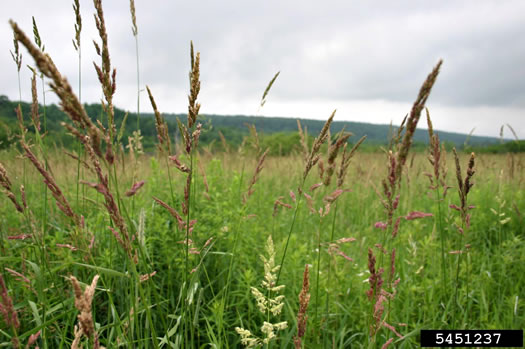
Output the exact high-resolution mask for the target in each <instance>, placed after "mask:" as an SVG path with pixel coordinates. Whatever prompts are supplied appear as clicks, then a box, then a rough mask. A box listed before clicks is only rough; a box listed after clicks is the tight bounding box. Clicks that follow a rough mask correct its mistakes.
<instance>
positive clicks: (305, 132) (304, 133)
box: [297, 119, 310, 163]
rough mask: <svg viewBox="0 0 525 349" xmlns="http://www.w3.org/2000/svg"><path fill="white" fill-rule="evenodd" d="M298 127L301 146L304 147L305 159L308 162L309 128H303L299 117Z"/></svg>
mask: <svg viewBox="0 0 525 349" xmlns="http://www.w3.org/2000/svg"><path fill="white" fill-rule="evenodd" d="M297 128H298V129H299V138H300V140H301V147H302V148H303V159H304V161H305V163H306V161H308V154H309V153H310V150H309V148H308V130H307V129H306V126H305V127H304V130H303V128H302V126H301V122H300V121H299V119H297Z"/></svg>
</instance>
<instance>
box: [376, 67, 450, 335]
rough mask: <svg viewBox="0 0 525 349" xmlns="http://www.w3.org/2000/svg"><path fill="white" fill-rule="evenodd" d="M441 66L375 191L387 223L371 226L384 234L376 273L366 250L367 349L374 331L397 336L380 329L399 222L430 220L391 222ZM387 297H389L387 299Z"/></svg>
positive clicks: (418, 100)
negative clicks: (369, 320) (386, 264)
mask: <svg viewBox="0 0 525 349" xmlns="http://www.w3.org/2000/svg"><path fill="white" fill-rule="evenodd" d="M441 65H442V61H441V60H440V61H439V62H438V63H437V65H436V66H435V67H434V69H433V70H432V72H431V73H430V74H429V75H428V76H427V78H426V80H425V81H424V83H423V85H422V86H421V88H420V90H419V93H418V95H417V98H416V100H415V101H414V104H413V105H412V109H411V111H410V113H409V114H408V117H406V126H404V135H403V136H401V130H402V129H403V127H400V128H399V130H398V134H397V136H396V137H395V138H394V141H395V143H394V144H392V145H391V149H390V150H389V151H388V153H387V175H386V178H385V179H383V180H382V181H381V185H382V193H379V191H378V190H377V189H376V192H377V193H378V195H379V197H380V200H381V203H382V205H383V207H384V210H385V214H386V221H385V222H381V221H379V222H376V223H375V225H374V226H375V227H376V228H378V229H381V230H382V231H383V233H382V235H383V236H382V239H381V243H380V244H379V245H376V246H377V247H378V249H379V251H380V253H381V258H380V261H379V263H378V265H379V267H378V268H377V269H376V266H375V262H376V259H375V257H374V256H373V254H372V250H369V270H370V273H371V275H372V276H371V282H370V284H371V289H370V290H369V291H368V296H369V299H370V301H371V304H372V305H373V308H372V310H371V315H370V316H371V318H372V319H373V320H372V322H375V325H374V326H371V327H370V329H369V343H370V345H372V343H374V342H375V340H376V334H377V331H378V330H379V329H380V328H381V327H386V328H388V329H390V330H391V331H393V332H394V333H396V334H398V333H397V331H396V330H395V328H394V327H393V326H390V325H384V326H383V325H382V324H383V323H384V324H387V322H386V321H387V320H388V319H389V316H390V309H391V301H392V300H393V298H394V297H393V295H394V294H395V289H394V288H393V284H391V286H390V288H389V290H388V291H386V290H383V287H382V286H383V285H382V279H381V274H382V273H383V272H384V264H383V255H384V254H385V253H388V250H389V249H390V250H391V252H390V253H391V254H392V256H394V257H395V252H394V239H395V238H396V236H397V234H398V232H399V227H400V223H401V220H402V218H405V219H406V220H412V219H415V218H423V217H426V216H431V214H426V213H423V212H418V211H415V212H412V213H409V214H408V215H407V216H404V217H403V216H399V217H396V218H395V220H394V215H395V212H396V211H397V209H398V206H399V200H400V193H399V192H400V188H401V175H402V172H403V168H404V167H405V163H406V160H407V157H408V153H409V150H410V148H411V145H412V139H413V136H414V133H415V131H416V127H417V124H418V122H419V119H420V117H421V112H422V111H423V108H424V107H425V103H426V101H427V99H428V97H429V95H430V91H431V90H432V86H433V85H434V83H435V82H436V79H437V76H438V74H439V70H440V67H441ZM403 124H405V121H403ZM389 241H390V243H388V245H387V242H389ZM391 245H392V246H391ZM394 263H395V260H393V261H391V264H392V265H393V264H394ZM376 271H377V273H376ZM389 271H390V273H394V272H395V269H394V268H390V270H389ZM374 273H375V274H374ZM394 278H395V276H394V274H390V275H388V277H387V279H389V280H393V279H394ZM396 286H397V284H396ZM387 294H388V295H392V296H387ZM384 302H388V310H387V312H386V316H385V320H382V316H383V312H384V305H383V303H384Z"/></svg>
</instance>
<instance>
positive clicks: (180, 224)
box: [152, 196, 185, 229]
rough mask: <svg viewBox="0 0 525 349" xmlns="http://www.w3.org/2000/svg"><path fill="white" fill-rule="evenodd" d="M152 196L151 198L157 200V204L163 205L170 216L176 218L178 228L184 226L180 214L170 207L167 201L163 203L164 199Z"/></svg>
mask: <svg viewBox="0 0 525 349" xmlns="http://www.w3.org/2000/svg"><path fill="white" fill-rule="evenodd" d="M152 198H153V200H155V201H156V202H158V204H159V205H161V206H162V207H164V208H165V209H166V210H167V211H168V212H169V213H170V214H171V216H172V217H173V218H175V219H176V220H177V224H178V225H179V229H182V228H183V227H184V225H185V223H184V220H183V219H182V216H181V215H180V214H179V213H178V212H177V210H175V209H174V208H173V207H171V206H170V205H168V204H167V203H165V202H164V201H162V200H161V199H159V198H156V197H154V196H153V197H152Z"/></svg>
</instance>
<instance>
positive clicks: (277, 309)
mask: <svg viewBox="0 0 525 349" xmlns="http://www.w3.org/2000/svg"><path fill="white" fill-rule="evenodd" d="M265 250H266V254H267V255H268V257H265V256H263V255H261V256H260V257H261V260H262V261H263V263H264V280H263V281H262V282H261V286H262V288H263V289H265V291H264V294H263V292H261V291H260V290H259V289H258V288H256V287H252V288H251V291H252V295H253V296H254V298H255V301H256V302H257V308H259V311H260V312H261V313H263V314H264V315H265V316H266V317H267V319H268V321H269V319H270V314H272V315H273V316H277V315H279V314H280V313H281V311H282V309H283V307H284V296H283V295H276V296H274V297H272V294H273V293H277V292H280V291H282V290H283V289H284V287H285V286H284V285H277V275H276V274H275V273H277V271H278V270H279V269H280V266H279V265H275V247H274V245H273V240H272V237H271V235H270V236H268V240H267V241H266V246H265ZM268 321H264V323H263V325H262V326H261V332H262V333H263V334H264V337H263V338H257V337H255V336H254V335H253V334H252V333H251V332H250V331H249V330H245V329H244V328H241V327H235V331H236V332H237V333H238V334H239V335H240V336H241V343H242V344H243V345H245V346H246V347H248V348H250V347H255V346H258V345H260V344H269V343H270V342H271V341H272V340H274V339H275V338H277V336H276V334H275V332H276V331H280V330H283V329H285V328H286V327H287V326H288V323H287V322H286V321H283V322H277V323H271V322H268Z"/></svg>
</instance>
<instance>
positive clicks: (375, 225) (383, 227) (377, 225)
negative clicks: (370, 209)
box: [374, 222, 387, 230]
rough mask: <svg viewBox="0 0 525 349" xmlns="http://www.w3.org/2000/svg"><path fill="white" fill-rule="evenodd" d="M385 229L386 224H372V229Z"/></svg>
mask: <svg viewBox="0 0 525 349" xmlns="http://www.w3.org/2000/svg"><path fill="white" fill-rule="evenodd" d="M386 227H387V225H386V223H385V222H376V223H375V224H374V228H378V229H381V230H385V229H386Z"/></svg>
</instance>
